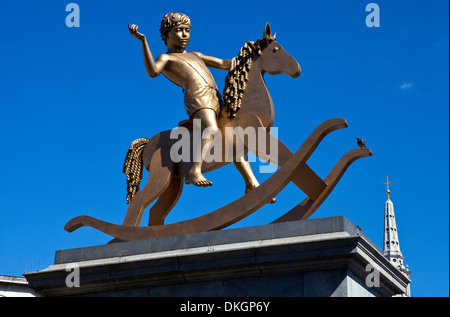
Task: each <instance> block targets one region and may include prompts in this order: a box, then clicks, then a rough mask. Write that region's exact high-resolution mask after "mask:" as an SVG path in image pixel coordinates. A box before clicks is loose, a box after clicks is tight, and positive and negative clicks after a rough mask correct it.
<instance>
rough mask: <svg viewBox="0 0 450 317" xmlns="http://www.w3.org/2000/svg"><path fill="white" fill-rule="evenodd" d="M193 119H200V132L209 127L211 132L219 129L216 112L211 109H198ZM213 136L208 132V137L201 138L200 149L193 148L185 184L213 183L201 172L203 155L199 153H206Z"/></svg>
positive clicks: (203, 184)
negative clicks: (192, 158)
mask: <svg viewBox="0 0 450 317" xmlns="http://www.w3.org/2000/svg"><path fill="white" fill-rule="evenodd" d="M193 119H200V120H201V131H202V134H203V131H204V130H205V129H206V128H210V131H211V132H215V131H219V128H218V126H217V119H216V112H215V111H214V110H212V109H200V110H199V111H197V112H196V113H195V114H194V117H193ZM213 138H214V135H213V134H210V137H209V138H207V139H203V138H202V139H201V150H200V151H196V150H195V149H194V151H193V156H194V162H193V163H192V167H191V169H190V170H189V172H188V174H187V176H186V178H185V180H184V182H185V183H186V184H193V185H195V186H202V187H207V186H211V185H212V184H213V183H212V182H211V181H209V180H207V179H206V178H205V177H204V176H203V174H202V164H203V155H201V153H207V152H206V151H207V150H208V149H209V146H210V144H211V141H212V140H213ZM194 142H195V141H194ZM194 144H195V143H194ZM194 147H195V146H194Z"/></svg>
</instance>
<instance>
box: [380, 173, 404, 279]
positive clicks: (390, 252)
mask: <svg viewBox="0 0 450 317" xmlns="http://www.w3.org/2000/svg"><path fill="white" fill-rule="evenodd" d="M393 183H394V182H392V181H389V178H388V176H386V182H385V183H383V184H384V185H386V194H387V200H386V203H385V204H384V241H383V255H384V256H385V257H386V258H387V259H388V260H389V261H390V262H391V263H392V264H394V266H396V267H397V268H398V269H399V270H400V271H402V272H404V273H405V274H407V275H409V273H410V272H409V270H408V267H405V266H404V264H403V259H404V257H403V255H402V252H401V251H400V243H399V240H398V233H397V224H396V221H395V213H394V204H393V203H392V201H391V198H390V195H389V194H390V193H391V191H390V190H389V185H391V184H393Z"/></svg>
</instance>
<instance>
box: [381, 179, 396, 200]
mask: <svg viewBox="0 0 450 317" xmlns="http://www.w3.org/2000/svg"><path fill="white" fill-rule="evenodd" d="M383 184H384V185H386V194H387V199H388V200H390V198H389V193H390V192H391V191H390V190H389V185H390V184H394V182H392V181H389V176H387V175H386V182H385V183H383Z"/></svg>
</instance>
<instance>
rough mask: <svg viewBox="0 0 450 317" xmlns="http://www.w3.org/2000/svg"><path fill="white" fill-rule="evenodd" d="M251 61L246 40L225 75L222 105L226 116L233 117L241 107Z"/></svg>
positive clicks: (251, 55)
mask: <svg viewBox="0 0 450 317" xmlns="http://www.w3.org/2000/svg"><path fill="white" fill-rule="evenodd" d="M252 63H253V48H252V46H251V44H249V42H246V43H245V45H244V46H243V47H242V48H241V50H240V51H239V54H238V55H237V56H236V57H235V58H233V60H232V64H231V69H230V71H229V72H228V75H227V76H226V77H225V87H224V89H223V106H224V107H225V110H226V112H227V116H228V118H233V117H234V116H235V115H236V112H238V110H239V109H240V108H241V105H242V98H243V97H244V93H245V90H246V88H247V81H248V74H249V72H250V69H251V68H252Z"/></svg>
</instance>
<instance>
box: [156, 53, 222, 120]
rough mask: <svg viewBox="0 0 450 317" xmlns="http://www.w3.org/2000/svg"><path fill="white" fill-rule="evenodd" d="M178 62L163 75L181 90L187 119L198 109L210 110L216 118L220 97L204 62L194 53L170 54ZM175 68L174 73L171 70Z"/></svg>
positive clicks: (218, 111)
mask: <svg viewBox="0 0 450 317" xmlns="http://www.w3.org/2000/svg"><path fill="white" fill-rule="evenodd" d="M169 55H171V56H174V57H175V58H176V60H177V61H178V62H177V63H176V64H174V65H171V66H170V67H168V68H166V69H165V70H164V71H163V75H164V76H165V77H167V78H168V79H169V80H170V81H172V82H173V83H175V84H176V85H178V86H180V87H182V88H183V91H184V108H185V110H186V113H187V115H188V116H189V118H192V116H193V115H194V114H195V112H197V111H198V110H200V109H212V110H214V111H215V112H216V115H217V116H218V115H219V113H220V106H221V96H220V93H219V91H218V89H217V85H216V82H215V81H214V78H213V76H212V74H211V72H210V71H209V69H208V67H207V66H206V64H205V62H203V60H202V59H201V58H200V57H198V56H197V55H196V54H194V53H170V54H169ZM173 67H177V68H178V69H177V70H176V71H174V70H171V69H172V68H173Z"/></svg>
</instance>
